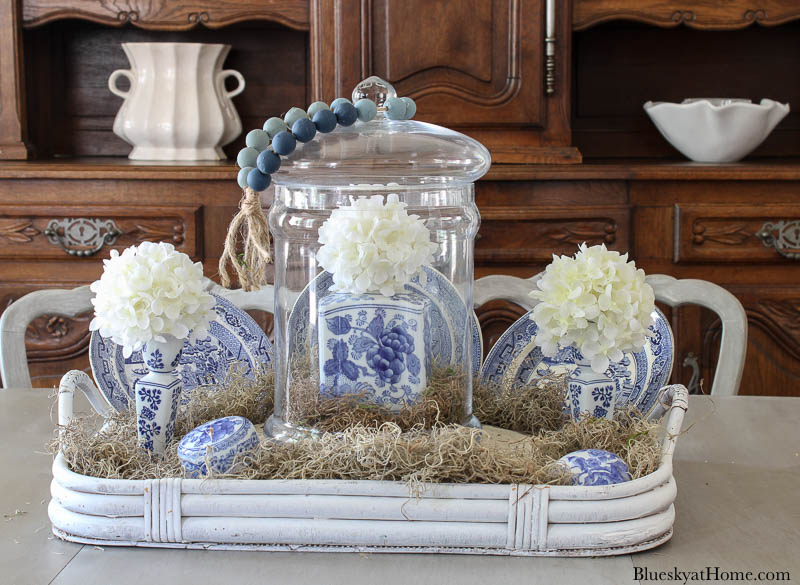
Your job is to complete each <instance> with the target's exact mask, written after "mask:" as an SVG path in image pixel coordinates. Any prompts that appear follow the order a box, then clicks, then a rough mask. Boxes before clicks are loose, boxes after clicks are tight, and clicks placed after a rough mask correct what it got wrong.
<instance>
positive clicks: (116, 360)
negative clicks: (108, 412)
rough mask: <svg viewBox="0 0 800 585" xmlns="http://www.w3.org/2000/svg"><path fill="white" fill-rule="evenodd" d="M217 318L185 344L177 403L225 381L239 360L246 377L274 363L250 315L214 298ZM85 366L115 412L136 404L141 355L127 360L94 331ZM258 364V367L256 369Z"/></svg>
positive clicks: (117, 347)
mask: <svg viewBox="0 0 800 585" xmlns="http://www.w3.org/2000/svg"><path fill="white" fill-rule="evenodd" d="M214 297H215V298H216V300H217V304H216V305H214V312H215V313H216V317H214V319H213V320H212V321H211V323H210V324H209V326H208V335H206V336H205V337H203V338H202V339H198V338H197V336H195V334H194V333H193V332H192V333H190V334H189V338H188V339H187V340H186V342H185V343H184V344H183V353H181V361H180V363H179V364H178V368H177V370H178V372H179V373H180V375H181V378H182V379H183V394H182V396H181V403H182V404H186V403H187V402H188V401H189V396H190V395H191V393H192V390H194V389H195V388H196V387H197V386H201V385H204V384H216V383H219V382H222V381H223V380H225V377H226V375H227V374H228V369H229V368H230V365H231V364H232V363H234V362H239V363H240V364H242V366H243V367H244V373H245V375H247V376H250V375H254V373H255V372H256V371H257V369H258V367H263V366H264V365H266V364H269V363H271V361H272V345H271V344H270V342H269V339H267V336H266V335H265V334H264V332H263V331H262V330H261V327H259V326H258V323H256V322H255V321H254V320H253V318H252V317H250V315H248V314H247V313H245V312H244V311H243V310H241V309H239V308H238V307H235V306H234V305H233V304H232V303H231V302H230V301H228V300H226V299H224V298H222V297H219V296H217V295H214ZM89 363H90V364H91V366H92V374H93V375H94V379H95V380H96V381H97V385H98V387H99V388H100V391H101V392H102V393H103V394H105V396H106V398H108V401H109V402H110V403H111V405H112V406H113V407H114V408H115V409H117V410H118V411H122V410H125V409H126V408H128V406H129V405H132V404H134V403H135V399H134V394H133V385H134V383H135V382H136V380H138V379H139V378H141V377H142V376H144V375H145V374H146V373H147V366H146V365H145V364H144V360H143V359H142V352H141V351H135V352H133V353H132V354H131V356H130V357H129V358H127V359H125V357H123V355H122V346H121V345H117V344H116V343H114V342H113V341H111V340H110V339H105V338H103V337H102V336H101V335H100V333H99V332H98V331H95V332H93V333H92V340H91V343H90V345H89ZM257 366H258V367H257Z"/></svg>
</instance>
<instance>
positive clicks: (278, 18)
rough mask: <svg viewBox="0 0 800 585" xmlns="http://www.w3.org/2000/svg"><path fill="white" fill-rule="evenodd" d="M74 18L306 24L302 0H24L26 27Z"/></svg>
mask: <svg viewBox="0 0 800 585" xmlns="http://www.w3.org/2000/svg"><path fill="white" fill-rule="evenodd" d="M67 18H76V19H81V20H89V21H92V22H97V23H100V24H105V25H108V26H124V25H126V24H132V25H133V26H137V27H139V28H143V29H147V30H173V31H178V30H189V29H192V28H195V27H197V26H200V25H202V26H205V27H207V28H222V27H225V26H229V25H231V24H235V23H237V22H247V21H253V20H265V21H269V22H275V23H278V24H281V25H283V26H286V27H288V28H291V29H294V30H301V31H306V30H309V7H308V2H306V1H304V0H217V1H216V2H214V3H213V4H208V3H202V4H196V3H194V2H187V1H178V0H100V1H95V0H25V2H24V3H23V12H22V22H23V25H24V26H25V27H28V28H31V27H36V26H41V25H43V24H47V23H49V22H53V21H56V20H63V19H67Z"/></svg>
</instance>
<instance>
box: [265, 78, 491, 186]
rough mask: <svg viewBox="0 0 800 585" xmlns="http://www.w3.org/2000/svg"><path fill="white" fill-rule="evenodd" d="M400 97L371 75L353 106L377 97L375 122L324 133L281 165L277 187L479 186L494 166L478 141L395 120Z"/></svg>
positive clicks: (360, 87)
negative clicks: (389, 105)
mask: <svg viewBox="0 0 800 585" xmlns="http://www.w3.org/2000/svg"><path fill="white" fill-rule="evenodd" d="M392 97H397V92H396V91H395V89H394V88H393V87H392V85H391V84H389V83H388V82H386V81H384V80H382V79H380V78H379V77H374V76H373V77H369V78H367V79H365V80H364V81H362V82H361V83H359V84H358V85H357V86H356V88H355V89H354V90H353V95H352V98H353V103H355V102H356V101H358V100H359V99H362V98H367V99H371V100H372V101H374V102H375V104H376V105H377V107H378V113H377V115H376V116H375V118H374V119H373V120H371V121H369V122H361V121H357V122H355V124H353V125H352V126H347V127H343V126H337V127H336V129H335V130H334V131H333V132H330V133H328V134H322V133H318V134H317V136H316V137H315V138H314V139H313V140H311V141H310V142H306V143H305V144H298V145H297V149H296V150H295V151H294V152H293V153H292V154H291V155H289V156H287V157H285V158H284V159H283V160H282V162H281V167H280V170H278V171H277V172H276V173H275V174H274V175H273V180H274V182H275V184H276V185H281V186H285V187H291V188H306V187H341V186H348V185H365V184H367V185H376V186H377V185H386V184H388V183H396V184H398V185H401V186H405V187H410V188H413V187H415V186H416V187H420V186H435V185H441V186H447V185H459V184H466V183H473V182H475V181H476V180H478V179H479V178H480V177H482V176H483V175H485V174H486V172H487V171H488V170H489V166H490V165H491V157H490V155H489V151H488V150H486V148H485V147H484V146H483V145H482V144H481V143H480V142H478V141H477V140H474V139H472V138H470V137H469V136H465V135H464V134H461V133H460V132H456V131H454V130H449V129H447V128H443V127H441V126H436V125H435V124H426V123H424V122H416V121H414V120H391V119H389V118H388V117H387V115H386V107H385V106H384V104H385V102H386V100H388V99H389V98H392Z"/></svg>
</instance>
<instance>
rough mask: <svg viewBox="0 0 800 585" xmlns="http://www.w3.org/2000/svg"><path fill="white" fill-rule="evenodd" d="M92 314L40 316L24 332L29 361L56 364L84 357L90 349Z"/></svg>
mask: <svg viewBox="0 0 800 585" xmlns="http://www.w3.org/2000/svg"><path fill="white" fill-rule="evenodd" d="M91 320H92V314H91V313H84V314H83V315H78V316H76V317H63V316H61V315H41V316H40V317H37V318H36V319H34V320H33V321H31V324H30V325H28V329H27V330H26V332H25V347H26V350H27V354H28V361H29V362H54V361H60V360H66V359H71V358H74V357H77V356H79V355H82V354H83V353H85V352H86V351H87V350H88V348H89V342H90V340H91V332H90V331H89V323H90V322H91Z"/></svg>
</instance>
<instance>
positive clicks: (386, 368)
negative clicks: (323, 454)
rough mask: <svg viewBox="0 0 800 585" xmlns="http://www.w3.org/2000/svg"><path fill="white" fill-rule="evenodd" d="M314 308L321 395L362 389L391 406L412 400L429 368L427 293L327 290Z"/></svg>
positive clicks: (397, 407)
mask: <svg viewBox="0 0 800 585" xmlns="http://www.w3.org/2000/svg"><path fill="white" fill-rule="evenodd" d="M318 310H319V325H318V326H317V336H318V339H317V342H318V344H319V368H320V391H321V393H322V395H323V396H326V397H336V396H343V395H346V394H360V393H364V394H366V396H367V400H368V401H370V402H373V403H375V404H379V405H381V406H383V407H385V408H388V409H389V410H391V411H393V412H400V411H402V410H403V409H404V408H405V407H406V406H407V405H409V404H413V403H415V402H416V401H417V399H418V398H419V395H420V394H421V393H422V391H423V390H424V389H425V387H426V385H427V381H428V378H429V377H430V370H431V359H430V355H431V350H430V346H431V341H430V310H431V301H430V299H428V298H427V297H425V296H423V295H420V294H416V293H399V294H395V295H393V296H385V295H381V294H373V293H364V294H354V293H332V294H329V295H327V296H325V297H324V298H322V299H321V300H320V301H319V307H318Z"/></svg>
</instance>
